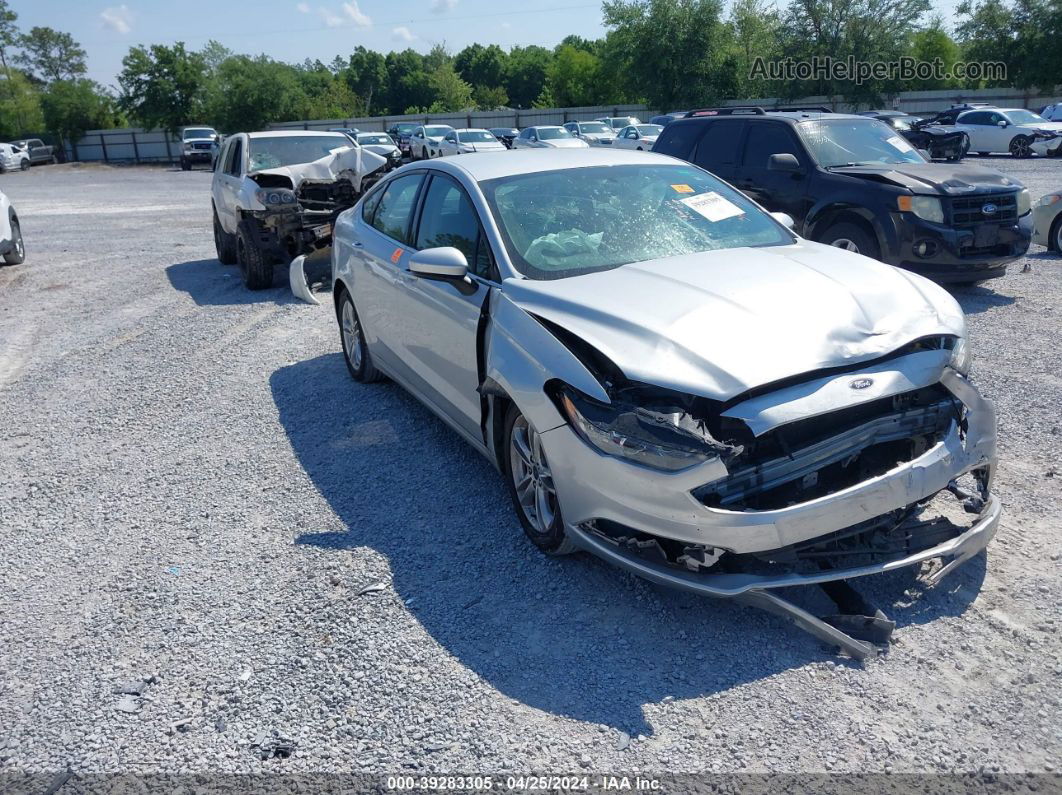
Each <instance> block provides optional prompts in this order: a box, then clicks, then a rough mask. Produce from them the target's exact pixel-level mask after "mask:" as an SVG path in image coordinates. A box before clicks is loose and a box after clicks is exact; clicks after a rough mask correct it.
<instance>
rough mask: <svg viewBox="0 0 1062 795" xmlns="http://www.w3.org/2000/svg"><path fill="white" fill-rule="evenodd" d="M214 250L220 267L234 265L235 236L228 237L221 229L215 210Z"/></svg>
mask: <svg viewBox="0 0 1062 795" xmlns="http://www.w3.org/2000/svg"><path fill="white" fill-rule="evenodd" d="M214 248H215V249H217V252H218V262H220V263H221V264H222V265H235V264H236V235H230V234H229V233H228V232H226V231H225V230H224V229H223V228H222V226H221V221H219V220H218V211H217V210H214Z"/></svg>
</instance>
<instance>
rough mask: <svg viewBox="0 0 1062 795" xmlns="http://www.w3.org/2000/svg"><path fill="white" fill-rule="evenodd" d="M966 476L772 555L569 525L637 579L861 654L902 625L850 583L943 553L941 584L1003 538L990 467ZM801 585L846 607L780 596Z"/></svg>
mask: <svg viewBox="0 0 1062 795" xmlns="http://www.w3.org/2000/svg"><path fill="white" fill-rule="evenodd" d="M968 477H969V479H971V480H973V481H975V483H976V490H972V491H971V490H968V489H966V488H963V487H961V486H960V485H959V484H957V483H954V482H953V483H952V484H951V485H950V486H949V487H948V489H946V490H944V491H942V492H940V493H939V494H937V495H934V496H933V497H932V498H930V499H928V500H926V501H923V502H921V503H918V504H916V505H911V506H908V507H907V508H905V509H902V510H901V511H896V512H893V513H890V514H888V515H885V516H882V517H878V518H877V519H874V520H873V521H871V522H864V523H862V524H861V525H857V526H855V527H851V528H846V529H845V530H841V531H839V532H837V533H833V534H830V535H828V536H824V537H820V538H817V539H814V540H813V541H810V542H807V543H805V544H799V545H794V546H792V547H787V548H784V549H779V550H774V551H772V552H770V553H756V554H742V555H736V554H733V553H729V552H726V551H724V550H719V549H714V550H713V549H710V548H703V547H694V546H691V545H684V544H682V542H676V541H673V540H670V539H664V538H660V537H656V536H653V535H651V534H649V533H645V532H642V531H639V530H635V529H632V528H628V527H625V526H623V525H620V524H618V523H615V522H609V521H594V522H588V523H584V524H582V525H579V526H569V528H568V530H569V534H570V536H571V538H572V540H573V541H574V542H575V543H576V544H578V545H579V546H580V547H582V548H583V549H585V550H587V551H588V552H591V553H593V554H595V555H598V556H599V557H602V558H604V559H606V560H608V561H609V562H610V563H612V564H614V565H617V566H619V567H621V568H623V569H626V570H627V571H629V572H631V573H633V574H635V575H637V576H639V577H643V578H645V579H647V580H650V581H652V582H655V583H657V584H659V585H665V586H668V587H671V588H679V589H681V590H685V591H689V592H692V593H697V594H700V595H703V596H713V597H717V598H725V599H734V600H735V601H737V602H739V603H741V604H745V605H749V606H750V607H757V608H760V609H761V610H766V611H768V612H770V613H774V614H776V615H780V616H782V617H784V618H786V619H788V620H790V621H792V622H793V623H794V624H796V625H797V626H798V627H800V628H801V629H803V630H805V631H806V632H809V633H810V634H812V635H814V636H815V637H816V638H819V639H820V640H822V641H824V642H825V643H827V644H830V645H832V646H837V647H840V648H841V649H842V650H843V651H844V652H845V653H847V654H848V655H850V656H851V657H853V658H855V659H859V660H862V659H866V658H867V657H872V656H875V655H876V654H878V653H879V651H880V650H881V649H882V648H884V647H886V646H887V645H888V642H889V638H890V637H891V635H892V632H893V630H894V629H895V622H893V621H891V620H890V619H889V618H888V617H887V616H886V615H885V614H884V613H883V612H882V611H881V610H879V609H878V608H877V607H875V606H874V605H872V604H870V603H868V602H867V601H866V599H865V598H864V597H863V596H862V595H860V594H859V593H858V592H857V591H856V590H855V588H854V587H853V586H852V585H851V580H854V579H856V578H858V577H864V576H867V575H870V574H881V573H884V572H887V571H894V570H897V569H901V568H905V567H907V566H913V565H916V564H920V563H923V562H925V561H929V560H933V559H941V561H942V565H941V567H940V568H939V569H937V570H935V571H934V572H933V573H931V574H928V575H927V576H926V577H925V578H924V582H925V584H926V585H929V586H933V585H936V584H937V583H938V582H940V580H941V579H942V578H943V577H945V576H946V575H948V574H950V573H951V572H953V571H954V570H955V569H956V568H958V567H959V566H960V565H962V564H963V563H964V562H966V561H967V560H969V559H970V558H971V557H973V556H974V555H976V554H977V553H978V552H980V551H981V550H982V549H984V547H985V546H987V545H988V543H989V541H991V540H992V537H993V536H994V535H995V533H996V528H997V526H998V524H999V518H1000V513H1001V508H1000V504H999V500H998V499H997V498H996V497H995V496H992V495H990V494H989V493H988V472H987V470H975V471H974V472H973V473H972V474H971V475H970V476H968ZM965 479H966V478H964V480H965ZM952 498H954V499H952ZM927 514H933V515H932V516H931V518H926V515H927ZM970 514H976V515H975V516H974V517H973V519H972V521H971V520H969V519H966V521H965V522H964V521H963V516H964V515H965V516H966V517H969V515H970ZM964 524H965V525H966V526H963V525H964ZM795 585H819V586H821V587H822V590H823V591H824V592H825V593H826V595H827V596H828V597H830V599H832V600H833V602H834V604H835V605H836V606H837V608H838V612H837V613H835V614H831V615H826V616H816V615H814V614H813V613H811V612H809V611H807V610H805V609H804V608H802V607H800V606H798V605H796V604H793V603H792V602H789V601H787V600H785V599H783V598H781V597H780V596H778V595H776V594H775V593H773V591H774V590H775V589H778V588H786V587H791V586H795Z"/></svg>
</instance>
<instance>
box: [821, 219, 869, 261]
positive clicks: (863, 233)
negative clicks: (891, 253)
mask: <svg viewBox="0 0 1062 795" xmlns="http://www.w3.org/2000/svg"><path fill="white" fill-rule="evenodd" d="M818 240H819V242H820V243H825V244H826V245H828V246H837V247H838V248H844V249H846V250H848V251H854V252H855V253H857V254H863V255H864V256H867V257H870V258H871V259H881V248H880V247H879V246H878V241H877V240H875V239H874V236H873V235H871V234H870V233H869V232H867V230H866V229H864V228H863V227H862V226H859V225H858V224H854V223H852V222H851V221H841V222H840V223H836V224H833V225H832V226H830V227H829V228H828V229H826V230H825V231H824V232H823V233H822V234H821V235H819V236H818Z"/></svg>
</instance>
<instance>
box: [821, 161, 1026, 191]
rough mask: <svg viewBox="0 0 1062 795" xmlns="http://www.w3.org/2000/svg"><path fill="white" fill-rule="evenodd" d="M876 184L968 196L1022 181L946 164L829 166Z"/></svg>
mask: <svg viewBox="0 0 1062 795" xmlns="http://www.w3.org/2000/svg"><path fill="white" fill-rule="evenodd" d="M830 170H831V171H832V172H833V173H834V174H847V175H848V176H850V177H861V178H863V179H867V180H872V181H874V182H877V183H883V182H884V183H891V184H893V185H896V186H897V187H900V188H908V189H909V190H910V191H912V192H913V193H919V194H926V195H930V196H966V195H969V194H971V193H975V192H978V191H993V190H995V191H998V190H999V189H1000V188H1020V187H1021V183H1020V182H1018V181H1017V180H1015V179H1011V178H1010V177H1007V176H1004V175H1003V174H1001V173H1000V172H998V171H990V170H988V169H986V168H976V167H970V166H961V165H945V164H944V163H903V164H896V165H887V164H882V165H880V166H845V167H839V168H832V169H830Z"/></svg>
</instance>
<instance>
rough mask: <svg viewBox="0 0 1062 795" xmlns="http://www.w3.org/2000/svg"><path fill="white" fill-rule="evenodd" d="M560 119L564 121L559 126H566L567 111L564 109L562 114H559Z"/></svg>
mask: <svg viewBox="0 0 1062 795" xmlns="http://www.w3.org/2000/svg"><path fill="white" fill-rule="evenodd" d="M561 118H562V119H563V120H564V121H562V122H561V124H567V123H568V109H567V108H565V109H564V112H563V113H562V114H561Z"/></svg>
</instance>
